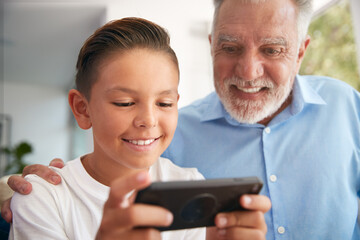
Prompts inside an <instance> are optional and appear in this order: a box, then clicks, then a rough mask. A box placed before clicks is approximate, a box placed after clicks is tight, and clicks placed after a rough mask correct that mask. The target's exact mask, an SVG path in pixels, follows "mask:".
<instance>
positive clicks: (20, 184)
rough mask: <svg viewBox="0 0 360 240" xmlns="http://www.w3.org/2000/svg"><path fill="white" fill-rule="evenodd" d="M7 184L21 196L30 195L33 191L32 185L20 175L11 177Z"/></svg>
mask: <svg viewBox="0 0 360 240" xmlns="http://www.w3.org/2000/svg"><path fill="white" fill-rule="evenodd" d="M7 184H8V185H9V187H10V188H11V189H12V190H13V191H15V192H18V193H21V194H29V193H30V192H31V189H32V188H31V184H30V183H29V182H28V181H26V180H25V179H24V178H23V177H21V176H18V175H13V176H11V177H9V179H8V181H7Z"/></svg>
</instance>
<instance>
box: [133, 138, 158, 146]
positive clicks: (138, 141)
mask: <svg viewBox="0 0 360 240" xmlns="http://www.w3.org/2000/svg"><path fill="white" fill-rule="evenodd" d="M154 141H155V139H148V140H129V142H130V143H132V144H135V145H140V146H144V145H149V144H151V143H152V142H154Z"/></svg>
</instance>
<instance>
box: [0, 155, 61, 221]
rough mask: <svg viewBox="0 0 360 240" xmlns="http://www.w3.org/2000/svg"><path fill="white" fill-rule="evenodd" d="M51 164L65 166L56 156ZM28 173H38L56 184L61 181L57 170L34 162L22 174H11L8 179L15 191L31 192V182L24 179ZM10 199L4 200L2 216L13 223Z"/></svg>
mask: <svg viewBox="0 0 360 240" xmlns="http://www.w3.org/2000/svg"><path fill="white" fill-rule="evenodd" d="M49 165H50V166H52V167H57V168H62V167H63V166H64V162H63V161H62V160H61V159H60V158H55V159H53V160H52V161H51V162H50V164H49ZM28 174H36V175H38V176H39V177H41V178H43V179H45V180H46V181H48V182H49V183H52V184H54V185H56V184H59V183H60V182H61V178H60V176H59V175H58V174H57V173H56V172H54V171H53V170H51V169H50V168H48V166H44V165H40V164H34V165H29V166H26V167H25V168H24V171H23V173H22V176H17V175H14V176H11V177H10V178H9V180H8V185H9V187H10V188H11V189H12V190H14V191H15V192H18V193H20V194H24V195H26V194H29V193H30V192H31V190H32V187H31V184H30V183H29V182H28V181H26V180H25V179H24V177H25V176H26V175H28ZM10 201H11V198H9V199H8V200H6V201H4V203H3V204H2V206H1V216H2V218H3V219H4V220H5V221H6V222H8V223H11V221H12V212H11V209H10Z"/></svg>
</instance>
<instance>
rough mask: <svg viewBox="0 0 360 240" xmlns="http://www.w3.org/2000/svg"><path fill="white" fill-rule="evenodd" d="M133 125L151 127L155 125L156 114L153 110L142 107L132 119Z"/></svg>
mask: <svg viewBox="0 0 360 240" xmlns="http://www.w3.org/2000/svg"><path fill="white" fill-rule="evenodd" d="M134 125H135V126H136V127H142V128H152V127H155V126H156V116H155V113H154V112H153V110H152V109H151V108H150V109H143V110H140V111H139V114H138V115H137V117H136V118H135V120H134Z"/></svg>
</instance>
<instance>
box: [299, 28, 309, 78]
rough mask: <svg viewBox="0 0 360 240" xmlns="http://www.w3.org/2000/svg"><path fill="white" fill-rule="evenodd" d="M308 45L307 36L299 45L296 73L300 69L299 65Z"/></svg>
mask: <svg viewBox="0 0 360 240" xmlns="http://www.w3.org/2000/svg"><path fill="white" fill-rule="evenodd" d="M309 44H310V36H309V35H307V36H306V38H305V40H304V41H303V42H302V43H301V45H300V48H299V53H298V57H297V68H298V69H297V72H298V71H299V69H300V66H301V63H302V61H303V59H304V57H305V52H306V49H307V47H308V46H309Z"/></svg>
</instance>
